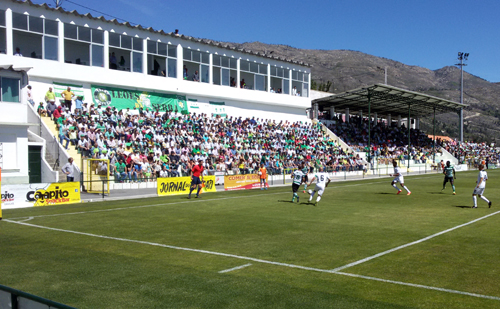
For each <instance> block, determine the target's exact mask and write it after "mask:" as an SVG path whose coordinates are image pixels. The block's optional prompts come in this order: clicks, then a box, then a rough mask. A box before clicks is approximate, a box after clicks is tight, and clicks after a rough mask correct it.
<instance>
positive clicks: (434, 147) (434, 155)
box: [432, 106, 436, 163]
mask: <svg viewBox="0 0 500 309" xmlns="http://www.w3.org/2000/svg"><path fill="white" fill-rule="evenodd" d="M432 135H433V137H434V141H433V143H432V161H433V162H434V163H436V106H434V118H433V119H432Z"/></svg>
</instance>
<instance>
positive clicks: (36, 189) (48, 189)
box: [2, 182, 81, 209]
mask: <svg viewBox="0 0 500 309" xmlns="http://www.w3.org/2000/svg"><path fill="white" fill-rule="evenodd" d="M2 189H3V191H2V204H3V206H4V207H5V208H6V209H9V208H21V207H33V206H48V205H59V204H71V203H80V202H81V198H80V183H79V182H63V183H53V184H51V183H37V184H26V185H5V186H3V188H2Z"/></svg>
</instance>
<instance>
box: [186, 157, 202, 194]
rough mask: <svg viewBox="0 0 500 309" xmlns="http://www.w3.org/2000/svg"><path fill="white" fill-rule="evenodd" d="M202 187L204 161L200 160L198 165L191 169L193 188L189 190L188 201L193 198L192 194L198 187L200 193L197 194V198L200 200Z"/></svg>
mask: <svg viewBox="0 0 500 309" xmlns="http://www.w3.org/2000/svg"><path fill="white" fill-rule="evenodd" d="M200 176H201V180H200ZM202 185H203V161H202V160H198V165H195V166H193V168H192V169H191V188H190V189H189V195H188V199H189V198H191V193H192V192H193V190H194V189H195V188H196V187H198V191H197V192H196V198H199V197H200V191H201V187H202Z"/></svg>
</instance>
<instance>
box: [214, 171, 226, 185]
mask: <svg viewBox="0 0 500 309" xmlns="http://www.w3.org/2000/svg"><path fill="white" fill-rule="evenodd" d="M214 175H215V184H216V185H224V172H215V173H214Z"/></svg>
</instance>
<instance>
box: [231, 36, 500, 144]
mask: <svg viewBox="0 0 500 309" xmlns="http://www.w3.org/2000/svg"><path fill="white" fill-rule="evenodd" d="M224 44H228V45H229V46H234V47H235V48H237V49H246V50H252V51H256V52H261V53H266V54H272V55H273V56H278V57H285V58H287V59H292V60H296V61H304V62H306V63H308V64H309V65H311V74H312V75H311V78H312V80H313V82H312V83H311V84H313V85H312V87H313V86H321V85H325V84H326V83H327V82H331V86H330V88H329V89H328V91H329V92H331V93H340V92H344V91H347V90H351V89H354V88H358V87H362V86H368V85H372V84H375V83H384V68H385V67H387V84H388V85H391V86H395V87H399V88H403V89H408V90H412V91H417V92H422V93H425V94H428V95H432V96H436V97H439V98H443V99H448V100H452V101H455V102H460V69H459V68H457V67H453V66H447V67H444V68H441V69H437V70H429V69H426V68H422V67H419V66H412V65H406V64H404V63H401V62H398V61H394V60H390V59H386V58H382V57H376V56H372V55H368V54H365V53H362V52H359V51H352V50H311V49H298V48H294V47H291V46H287V45H271V44H264V43H260V42H251V43H243V44H238V43H226V42H225V43H224ZM498 98H500V83H491V82H488V81H486V80H484V79H482V78H480V77H478V76H474V75H472V74H469V73H467V72H466V71H464V103H465V104H468V105H469V109H468V110H466V111H465V112H464V119H465V120H464V139H465V140H468V141H471V140H473V141H477V142H483V141H484V142H494V141H500V101H499V100H498ZM436 120H437V121H436V123H437V126H436V134H438V135H447V136H450V137H453V138H457V137H458V134H459V128H458V116H457V115H455V114H453V113H448V114H442V115H438V116H436ZM420 123H421V126H420V127H421V129H422V130H424V131H425V132H426V133H428V134H432V118H424V119H421V121H420Z"/></svg>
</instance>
